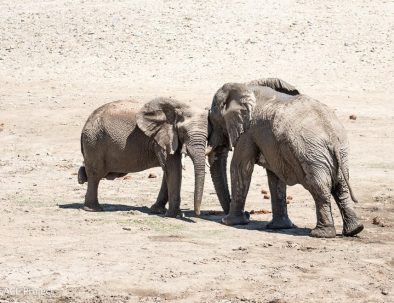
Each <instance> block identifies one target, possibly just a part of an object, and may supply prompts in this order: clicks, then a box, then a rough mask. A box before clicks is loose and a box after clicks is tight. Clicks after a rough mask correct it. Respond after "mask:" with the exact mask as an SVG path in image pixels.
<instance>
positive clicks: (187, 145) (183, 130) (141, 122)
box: [78, 98, 207, 217]
mask: <svg viewBox="0 0 394 303" xmlns="http://www.w3.org/2000/svg"><path fill="white" fill-rule="evenodd" d="M206 137H207V113H206V112H199V111H197V110H192V109H191V108H190V107H189V106H188V105H187V104H184V103H181V102H178V101H176V100H173V99H166V98H157V99H154V100H152V101H150V102H148V103H146V104H145V105H144V106H143V107H142V108H141V109H140V110H139V111H138V112H137V111H135V110H134V103H132V102H130V101H116V102H112V103H108V104H105V105H103V106H102V107H100V108H98V109H97V110H95V111H94V112H93V113H92V114H91V115H90V117H89V118H88V120H87V122H86V124H85V126H84V127H83V130H82V134H81V150H82V154H83V157H84V162H85V166H82V167H81V168H80V169H79V172H78V182H79V183H81V184H82V183H84V182H86V181H87V182H88V187H87V192H86V196H85V205H84V209H85V210H88V211H100V210H102V208H101V206H100V205H99V202H98V193H97V192H98V185H99V182H100V180H101V179H102V178H106V179H109V180H112V179H115V178H117V177H121V176H124V175H126V174H127V173H132V172H139V171H142V170H146V169H149V168H152V167H157V166H161V167H162V168H163V171H164V175H163V180H162V185H161V188H160V192H159V195H158V197H157V200H156V203H155V204H153V205H152V207H151V210H152V212H155V213H164V212H165V214H166V216H170V217H176V216H177V215H180V214H181V212H180V188H181V178H182V168H181V153H182V152H184V153H187V154H188V155H189V156H190V158H191V159H192V161H193V164H194V170H195V195H194V211H195V213H196V215H199V214H200V206H201V199H202V193H203V187H204V178H205V145H206ZM167 202H169V209H168V210H167V211H166V208H165V205H166V203H167Z"/></svg>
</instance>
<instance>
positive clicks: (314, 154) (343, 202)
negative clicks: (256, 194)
mask: <svg viewBox="0 0 394 303" xmlns="http://www.w3.org/2000/svg"><path fill="white" fill-rule="evenodd" d="M209 122H210V127H211V128H212V132H211V133H210V135H209V138H208V148H207V153H208V154H209V162H210V164H211V176H212V180H213V183H214V186H215V189H216V192H217V195H218V198H219V201H220V203H221V205H222V207H223V210H224V211H225V213H226V214H227V216H226V217H225V218H223V223H225V224H227V225H235V224H247V223H248V222H249V218H248V216H247V214H245V212H244V206H245V200H246V196H247V193H248V190H249V185H250V181H251V176H252V172H253V168H254V165H255V164H259V165H261V166H263V167H265V168H266V170H267V176H268V183H269V189H270V193H271V204H272V213H273V219H272V220H271V221H270V222H269V224H268V225H267V227H268V228H278V229H282V228H291V227H292V226H293V224H292V222H291V221H290V219H289V217H288V214H287V205H286V185H294V184H301V185H303V186H304V188H306V189H307V190H308V191H309V192H310V193H311V194H312V196H313V199H314V200H315V204H316V215H317V225H316V227H315V228H314V229H313V230H312V232H311V236H314V237H335V235H336V231H335V227H334V222H333V219H332V213H331V204H330V197H331V195H333V196H334V199H335V201H336V203H337V205H338V207H339V210H340V212H341V215H342V219H343V234H344V235H345V236H353V235H356V234H357V233H359V232H361V231H362V229H363V225H362V224H361V223H360V222H359V220H358V219H357V216H356V213H355V211H354V209H353V204H352V203H351V201H350V197H351V198H352V199H353V201H355V202H356V199H355V198H354V195H353V193H352V190H351V188H350V185H349V180H348V179H349V171H348V142H347V136H346V132H345V129H344V128H343V126H342V125H341V123H340V122H339V120H338V118H337V117H336V116H335V114H334V113H333V111H332V110H330V109H329V108H328V107H327V106H326V105H324V104H322V103H320V102H318V101H315V100H313V99H311V98H310V97H308V96H306V95H302V94H300V93H299V92H298V91H297V90H296V89H295V88H294V87H292V86H291V85H289V84H288V83H286V82H284V81H282V80H280V79H273V78H271V79H262V80H257V81H252V82H250V83H246V84H241V83H227V84H224V85H223V86H222V87H221V88H220V89H219V90H218V91H217V92H216V94H215V96H214V98H213V101H212V107H211V110H210V113H209ZM233 147H234V154H233V159H232V161H231V169H230V172H231V189H232V200H230V194H229V190H228V185H227V177H226V160H227V155H228V151H229V150H230V149H231V148H233ZM349 194H350V195H349ZM349 196H350V197H349ZM230 201H231V203H230Z"/></svg>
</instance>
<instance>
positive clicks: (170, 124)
mask: <svg viewBox="0 0 394 303" xmlns="http://www.w3.org/2000/svg"><path fill="white" fill-rule="evenodd" d="M182 120H183V115H182V105H181V104H180V103H179V102H177V101H175V100H172V99H165V98H157V99H154V100H152V101H150V102H148V103H146V104H145V105H144V106H143V107H142V108H141V110H140V111H139V112H138V113H137V125H138V127H139V128H140V129H141V130H142V131H143V132H144V133H145V135H147V136H148V137H151V138H153V139H154V140H155V141H156V143H157V144H158V145H159V146H160V147H161V148H162V149H163V150H165V151H166V154H167V155H168V154H174V153H175V151H176V150H177V149H178V146H179V138H178V131H177V128H176V124H177V123H178V122H181V121H182Z"/></svg>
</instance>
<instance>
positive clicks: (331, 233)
mask: <svg viewBox="0 0 394 303" xmlns="http://www.w3.org/2000/svg"><path fill="white" fill-rule="evenodd" d="M336 235H337V233H336V231H335V227H334V225H328V226H321V225H317V226H316V227H315V228H314V229H312V231H311V234H310V236H311V237H315V238H335V236H336Z"/></svg>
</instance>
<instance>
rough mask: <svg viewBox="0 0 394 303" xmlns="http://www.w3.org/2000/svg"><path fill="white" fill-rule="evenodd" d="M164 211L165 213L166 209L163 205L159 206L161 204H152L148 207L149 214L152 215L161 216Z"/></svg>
mask: <svg viewBox="0 0 394 303" xmlns="http://www.w3.org/2000/svg"><path fill="white" fill-rule="evenodd" d="M166 211H167V209H166V208H165V206H163V204H161V203H155V204H153V205H152V206H151V207H150V212H151V213H152V214H158V215H161V214H165V213H166Z"/></svg>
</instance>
